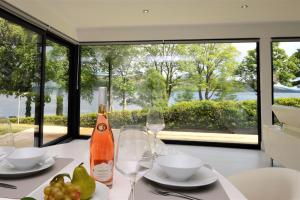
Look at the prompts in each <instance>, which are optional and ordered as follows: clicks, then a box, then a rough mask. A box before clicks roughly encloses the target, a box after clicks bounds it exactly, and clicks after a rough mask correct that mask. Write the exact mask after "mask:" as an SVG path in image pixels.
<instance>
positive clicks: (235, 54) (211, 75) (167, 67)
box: [81, 43, 258, 144]
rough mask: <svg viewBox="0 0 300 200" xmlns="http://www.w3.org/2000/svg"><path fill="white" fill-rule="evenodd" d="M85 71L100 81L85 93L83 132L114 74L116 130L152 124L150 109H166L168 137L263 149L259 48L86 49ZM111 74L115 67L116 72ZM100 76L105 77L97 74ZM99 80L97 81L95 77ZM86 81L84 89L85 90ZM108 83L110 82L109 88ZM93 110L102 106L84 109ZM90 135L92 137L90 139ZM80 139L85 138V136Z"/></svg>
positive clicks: (161, 46)
mask: <svg viewBox="0 0 300 200" xmlns="http://www.w3.org/2000/svg"><path fill="white" fill-rule="evenodd" d="M86 49H89V50H91V51H92V52H90V53H89V54H84V56H85V57H84V60H86V61H87V60H88V61H89V62H91V61H94V62H95V63H97V64H95V63H89V62H84V64H83V66H82V69H91V68H95V69H94V70H90V71H89V73H90V74H93V73H94V76H97V79H96V78H91V81H89V82H88V83H90V85H86V84H85V83H86V82H87V79H86V74H85V73H86V71H84V73H82V74H81V80H84V82H81V88H82V87H83V86H84V90H87V89H89V91H90V92H91V94H93V95H91V97H93V98H91V99H90V102H87V101H85V100H84V96H83V94H81V98H82V100H81V127H82V128H83V127H84V128H88V127H90V129H89V131H88V132H89V133H91V131H92V128H93V126H94V123H95V119H96V111H97V98H96V97H97V86H98V85H97V84H96V81H95V80H99V77H100V76H99V71H101V72H106V73H105V75H104V77H102V79H101V80H107V78H108V77H109V73H110V74H111V76H112V80H111V84H110V86H108V87H111V96H110V113H109V120H110V122H111V124H112V126H113V128H114V130H117V129H119V128H120V126H122V125H124V124H130V123H136V122H138V123H143V122H145V119H146V115H147V109H148V108H149V107H152V106H156V107H161V108H162V109H163V114H164V118H165V125H166V127H165V129H164V130H163V131H162V132H160V133H159V137H160V138H162V139H168V140H187V141H208V142H222V143H245V144H258V128H257V59H256V43H191V44H147V45H104V46H98V47H85V50H86ZM109 69H111V70H109ZM97 73H98V74H97ZM91 77H92V76H91ZM83 84H85V85H83ZM105 84H106V85H107V82H106V83H105ZM88 105H95V106H94V107H93V108H91V109H85V110H83V109H82V108H87V107H88ZM86 133H87V132H85V134H86ZM81 134H83V133H82V132H81Z"/></svg>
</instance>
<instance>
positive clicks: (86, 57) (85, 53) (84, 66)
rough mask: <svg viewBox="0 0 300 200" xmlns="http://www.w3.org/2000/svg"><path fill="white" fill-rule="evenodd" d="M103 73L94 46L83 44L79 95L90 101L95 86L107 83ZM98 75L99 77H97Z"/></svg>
mask: <svg viewBox="0 0 300 200" xmlns="http://www.w3.org/2000/svg"><path fill="white" fill-rule="evenodd" d="M105 75H106V74H105V73H104V72H103V70H101V67H100V59H99V55H98V52H97V49H96V48H95V47H90V46H84V47H83V48H82V49H81V71H80V96H81V98H82V99H85V100H87V101H89V102H92V100H93V97H94V91H95V89H96V88H97V87H99V86H101V85H102V86H103V85H107V84H106V81H105V80H104V79H101V78H102V77H103V76H104V77H105ZM99 77H100V78H99Z"/></svg>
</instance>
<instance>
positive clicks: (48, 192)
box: [44, 186, 51, 195]
mask: <svg viewBox="0 0 300 200" xmlns="http://www.w3.org/2000/svg"><path fill="white" fill-rule="evenodd" d="M50 192H51V187H50V186H46V187H45V188H44V194H45V195H49V194H50Z"/></svg>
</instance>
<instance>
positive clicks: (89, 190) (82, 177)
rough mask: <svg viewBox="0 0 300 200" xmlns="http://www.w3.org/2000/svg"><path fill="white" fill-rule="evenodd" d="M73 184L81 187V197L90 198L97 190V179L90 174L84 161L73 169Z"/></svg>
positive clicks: (83, 198) (82, 198)
mask: <svg viewBox="0 0 300 200" xmlns="http://www.w3.org/2000/svg"><path fill="white" fill-rule="evenodd" d="M71 182H72V184H74V185H78V186H79V187H80V199H81V200H86V199H90V198H91V197H92V196H93V194H94V193H95V190H96V182H95V180H94V179H93V178H92V177H91V176H90V175H89V174H88V172H87V171H86V169H85V168H84V166H83V163H81V164H80V165H78V166H77V167H75V169H74V171H73V177H72V181H71Z"/></svg>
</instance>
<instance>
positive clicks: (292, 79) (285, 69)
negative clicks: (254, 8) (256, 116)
mask: <svg viewBox="0 0 300 200" xmlns="http://www.w3.org/2000/svg"><path fill="white" fill-rule="evenodd" d="M272 52H273V53H272V64H273V103H274V104H278V105H287V106H294V107H300V42H297V41H282V42H281V41H276V42H273V43H272ZM274 122H275V123H278V120H277V119H276V116H274Z"/></svg>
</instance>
